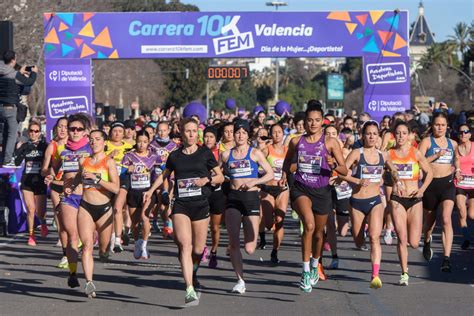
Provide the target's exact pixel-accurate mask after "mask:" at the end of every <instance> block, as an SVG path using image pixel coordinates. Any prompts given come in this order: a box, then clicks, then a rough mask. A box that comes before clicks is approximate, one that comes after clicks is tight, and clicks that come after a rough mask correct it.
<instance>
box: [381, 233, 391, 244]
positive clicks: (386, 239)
mask: <svg viewBox="0 0 474 316" xmlns="http://www.w3.org/2000/svg"><path fill="white" fill-rule="evenodd" d="M383 240H384V242H385V244H386V245H391V244H392V243H393V237H392V231H391V230H386V231H385V235H384V236H383Z"/></svg>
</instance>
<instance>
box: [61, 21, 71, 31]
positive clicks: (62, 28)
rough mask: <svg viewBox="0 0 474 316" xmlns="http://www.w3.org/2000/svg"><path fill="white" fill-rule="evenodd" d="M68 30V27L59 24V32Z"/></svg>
mask: <svg viewBox="0 0 474 316" xmlns="http://www.w3.org/2000/svg"><path fill="white" fill-rule="evenodd" d="M68 28H69V26H67V25H66V24H64V23H63V22H59V32H62V31H65V30H67V29H68Z"/></svg>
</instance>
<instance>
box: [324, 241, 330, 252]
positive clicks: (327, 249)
mask: <svg viewBox="0 0 474 316" xmlns="http://www.w3.org/2000/svg"><path fill="white" fill-rule="evenodd" d="M324 251H331V245H330V244H329V243H328V242H327V241H326V242H325V243H324Z"/></svg>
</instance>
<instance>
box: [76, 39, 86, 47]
mask: <svg viewBox="0 0 474 316" xmlns="http://www.w3.org/2000/svg"><path fill="white" fill-rule="evenodd" d="M74 42H76V45H77V47H79V46H81V44H82V42H84V40H83V39H82V38H75V39H74Z"/></svg>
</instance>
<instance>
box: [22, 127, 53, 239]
mask: <svg viewBox="0 0 474 316" xmlns="http://www.w3.org/2000/svg"><path fill="white" fill-rule="evenodd" d="M47 146H48V144H47V143H46V140H45V139H44V138H43V137H42V135H41V124H40V123H38V122H35V121H32V122H30V124H28V141H27V142H26V143H23V144H22V145H21V146H20V147H19V148H18V149H17V150H15V153H14V161H15V165H17V166H19V165H21V163H22V162H23V160H24V161H25V168H24V169H23V173H22V176H21V186H20V190H21V194H22V195H23V200H24V202H25V206H26V212H27V224H28V245H29V246H36V237H35V214H36V215H37V216H38V218H39V220H40V225H41V237H43V238H45V237H46V236H47V235H48V227H47V226H46V188H47V186H46V184H45V183H44V177H43V176H42V175H41V164H42V162H43V160H44V156H45V152H46V148H47Z"/></svg>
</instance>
